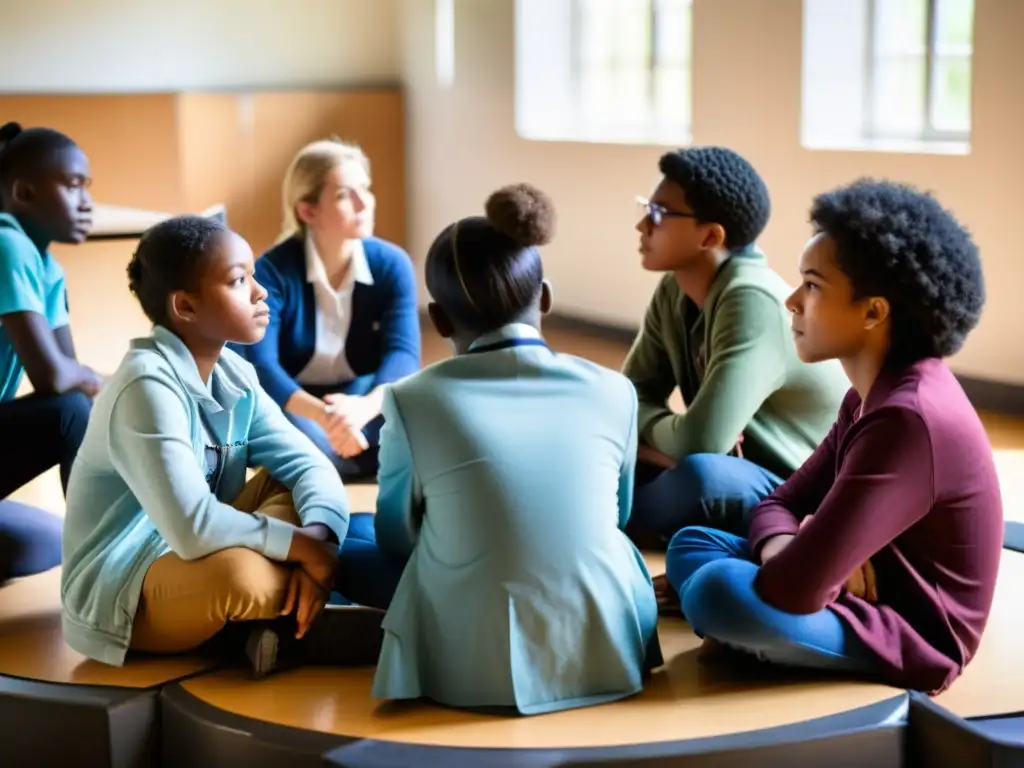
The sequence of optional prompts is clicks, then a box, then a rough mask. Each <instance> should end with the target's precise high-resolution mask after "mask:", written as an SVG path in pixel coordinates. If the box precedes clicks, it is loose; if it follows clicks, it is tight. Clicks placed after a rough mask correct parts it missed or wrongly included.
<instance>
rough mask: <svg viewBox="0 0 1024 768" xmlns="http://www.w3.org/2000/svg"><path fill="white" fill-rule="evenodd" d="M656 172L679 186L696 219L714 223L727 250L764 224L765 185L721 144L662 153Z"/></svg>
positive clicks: (748, 238)
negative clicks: (718, 226) (722, 237)
mask: <svg viewBox="0 0 1024 768" xmlns="http://www.w3.org/2000/svg"><path fill="white" fill-rule="evenodd" d="M658 168H659V170H660V171H661V173H662V174H663V175H664V176H665V178H666V179H668V180H669V181H671V182H674V183H675V184H678V185H679V186H680V187H682V189H683V192H684V193H685V195H686V201H687V202H688V203H689V204H690V207H691V208H692V209H693V213H694V215H695V216H696V217H697V219H698V221H705V222H714V223H715V224H720V225H721V226H722V228H723V229H724V230H725V246H726V248H728V249H729V250H730V251H737V250H741V249H743V248H746V247H747V246H748V245H750V244H751V243H753V242H754V241H755V240H757V238H758V237H760V236H761V233H762V232H763V231H764V228H765V227H766V226H767V225H768V219H769V217H770V216H771V212H772V203H771V197H770V196H769V194H768V185H767V184H765V183H764V179H762V178H761V176H760V175H759V174H758V172H757V171H755V170H754V166H752V165H751V164H750V163H749V162H747V161H746V160H745V159H744V158H742V157H741V156H740V155H738V154H737V153H736V152H733V151H732V150H731V149H727V148H725V147H691V148H687V149H680V150H677V151H675V152H668V153H666V154H664V155H662V156H661V160H660V162H659V163H658Z"/></svg>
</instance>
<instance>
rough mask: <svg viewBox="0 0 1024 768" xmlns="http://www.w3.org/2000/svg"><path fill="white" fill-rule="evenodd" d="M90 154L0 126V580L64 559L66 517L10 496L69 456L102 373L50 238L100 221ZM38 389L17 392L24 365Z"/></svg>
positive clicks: (64, 465) (57, 138) (64, 466)
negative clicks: (78, 339)
mask: <svg viewBox="0 0 1024 768" xmlns="http://www.w3.org/2000/svg"><path fill="white" fill-rule="evenodd" d="M88 185H89V161H88V158H86V156H85V154H84V153H83V152H82V150H81V149H79V148H78V146H76V145H75V143H74V142H73V141H72V140H71V139H69V138H68V137H67V136H65V135H64V134H62V133H58V132H57V131H53V130H50V129H47V128H31V129H28V130H22V128H21V126H20V125H18V124H17V123H7V124H6V125H4V126H3V127H2V128H0V206H2V210H3V212H2V213H0V441H2V442H3V444H4V445H6V446H8V449H7V450H6V451H5V453H4V460H3V462H2V464H0V583H3V582H4V581H5V580H6V579H8V578H13V577H18V576H27V575H29V574H32V573H38V572H40V571H44V570H47V569H49V568H52V567H54V566H56V565H57V564H58V563H59V562H60V527H61V526H60V520H59V518H56V517H54V516H53V515H49V514H47V513H45V512H43V511H42V510H37V509H33V508H32V507H28V506H25V505H23V504H18V503H16V502H13V501H11V500H10V499H8V498H7V497H8V496H10V494H12V493H13V492H14V491H16V490H17V489H18V488H20V487H21V486H23V485H25V484H26V483H28V482H29V481H31V480H32V479H33V478H35V477H37V476H39V475H40V474H42V473H43V472H45V471H46V470H48V469H49V468H50V467H52V466H54V465H55V464H57V465H60V476H61V482H62V484H63V486H64V488H65V490H66V489H67V482H68V476H69V474H70V472H71V464H72V462H73V461H74V459H75V455H76V454H77V453H78V447H79V445H80V444H81V442H82V437H83V436H84V434H85V427H86V424H87V423H88V420H89V410H90V399H89V398H90V397H91V396H93V395H95V394H96V392H97V391H98V390H99V387H100V384H101V383H102V381H101V379H100V377H99V376H98V375H97V374H96V373H95V372H94V371H92V370H90V369H89V368H87V367H86V366H84V365H81V364H80V363H79V362H78V361H77V359H76V357H75V347H74V343H73V342H72V339H71V329H70V326H69V318H68V299H67V291H66V288H65V284H64V271H63V270H62V269H61V266H60V264H58V263H57V261H56V260H55V259H54V258H53V257H52V256H51V255H50V254H49V253H48V252H47V248H48V247H49V245H50V243H51V242H60V243H80V242H82V241H83V240H85V238H86V235H87V234H88V232H89V230H90V228H91V226H92V198H91V197H90V195H89V190H88ZM26 372H27V373H28V377H29V380H30V382H31V383H32V387H33V389H34V392H33V393H32V394H31V395H28V396H26V397H17V396H16V395H17V392H18V388H19V386H20V385H21V381H22V377H23V375H24V373H26Z"/></svg>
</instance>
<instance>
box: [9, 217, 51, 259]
mask: <svg viewBox="0 0 1024 768" xmlns="http://www.w3.org/2000/svg"><path fill="white" fill-rule="evenodd" d="M13 215H14V218H16V219H17V220H18V223H19V224H20V225H21V228H22V229H23V230H25V234H26V235H28V238H29V240H31V241H32V242H33V244H34V245H35V246H36V248H38V249H39V252H40V253H45V252H46V249H47V248H49V247H50V243H52V242H53V238H52V237H50V235H49V233H47V232H46V231H45V230H44V229H43V227H41V226H40V225H39V224H37V223H36V222H35V220H34V219H33V218H32V217H31V216H29V215H27V214H24V213H15V214H13Z"/></svg>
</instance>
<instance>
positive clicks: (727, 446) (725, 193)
mask: <svg viewBox="0 0 1024 768" xmlns="http://www.w3.org/2000/svg"><path fill="white" fill-rule="evenodd" d="M660 170H661V173H662V179H661V182H660V183H659V184H658V185H657V187H656V188H655V190H654V193H653V194H652V195H651V198H650V200H641V203H642V204H643V205H644V216H643V218H642V219H641V220H640V221H639V223H638V224H637V226H636V228H637V230H638V231H639V233H640V254H641V256H642V264H643V267H644V269H647V270H650V271H657V272H664V273H665V276H664V278H663V279H662V280H661V282H660V284H659V285H658V288H657V289H656V291H655V293H654V297H653V298H652V299H651V302H650V304H649V306H648V308H647V313H646V316H645V317H644V320H643V325H642V328H641V330H640V333H639V334H638V335H637V337H636V339H635V341H634V343H633V346H632V349H631V350H630V352H629V355H628V357H627V359H626V362H625V366H624V373H625V374H626V376H628V377H629V378H630V379H631V380H632V382H633V384H634V386H635V387H636V390H637V395H638V397H639V401H640V414H639V423H638V428H639V431H640V445H641V448H640V452H639V458H640V463H639V464H638V471H637V478H636V490H635V501H634V506H633V515H632V521H631V530H632V532H633V533H634V535H636V536H638V537H641V538H646V537H649V536H650V535H651V534H653V535H654V536H655V537H657V538H659V539H660V540H661V542H662V546H664V542H666V541H667V540H668V539H670V538H671V537H672V535H673V534H675V533H676V531H678V530H679V529H681V528H683V527H685V526H688V525H704V526H712V527H715V528H721V529H724V530H728V531H731V532H734V533H741V534H743V533H746V523H745V519H746V517H747V515H748V514H749V512H750V510H751V509H752V508H753V507H754V506H755V505H756V504H757V503H758V502H759V501H761V499H763V498H764V497H765V496H767V495H768V494H769V493H771V492H772V491H773V490H775V488H776V487H777V486H778V485H779V484H780V483H781V482H782V481H783V480H784V479H785V478H787V477H789V475H790V474H792V473H793V472H794V471H795V470H796V468H797V467H799V466H800V465H801V464H802V463H803V462H804V461H805V460H806V459H807V457H808V456H810V455H811V452H812V451H814V449H815V448H816V447H817V446H818V444H819V443H820V442H821V441H822V440H823V439H824V437H825V435H826V434H827V432H828V429H829V427H830V426H831V424H832V422H833V421H834V419H835V415H836V413H837V412H838V410H839V405H840V403H841V401H842V398H843V393H844V392H845V390H846V380H845V378H844V377H843V372H842V370H841V369H840V368H839V366H838V364H836V363H835V362H831V363H825V364H822V365H817V366H811V365H807V364H805V363H803V362H801V361H800V359H799V358H798V357H797V354H796V349H795V347H794V345H793V335H792V332H791V330H790V327H789V312H788V310H787V309H786V306H785V300H786V297H787V295H788V294H789V293H790V291H791V290H792V287H791V286H789V285H788V284H787V283H786V282H785V280H783V278H782V277H781V276H780V275H779V274H778V273H776V272H775V271H774V270H773V269H772V268H771V267H770V266H769V265H768V263H767V261H766V259H765V255H764V254H763V253H762V252H761V251H760V250H759V249H758V247H757V246H756V244H755V243H756V240H757V238H758V237H759V236H760V235H761V232H762V231H763V230H764V228H765V225H766V224H767V223H768V218H769V215H770V212H771V202H770V199H769V195H768V189H767V187H766V186H765V183H764V181H763V180H762V179H761V177H760V176H759V175H758V173H757V171H756V170H754V168H753V167H752V166H751V165H750V163H748V162H747V161H746V160H745V159H744V158H743V157H741V156H740V155H738V154H737V153H735V152H733V151H732V150H729V149H726V148H722V147H695V148H689V149H683V150H679V151H676V152H670V153H668V154H665V155H664V156H663V157H662V158H661V162H660ZM676 387H679V389H680V391H681V394H682V398H683V401H684V403H685V405H686V412H685V413H674V412H673V411H672V410H670V408H669V406H668V398H669V396H670V395H671V393H672V391H673V390H674V389H675V388H676Z"/></svg>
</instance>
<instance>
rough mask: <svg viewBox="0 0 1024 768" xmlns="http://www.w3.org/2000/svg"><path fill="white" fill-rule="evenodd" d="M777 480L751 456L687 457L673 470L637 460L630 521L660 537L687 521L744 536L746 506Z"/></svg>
mask: <svg viewBox="0 0 1024 768" xmlns="http://www.w3.org/2000/svg"><path fill="white" fill-rule="evenodd" d="M781 484H782V480H781V478H779V477H778V476H776V475H775V474H773V473H771V472H769V471H768V470H767V469H764V468H762V467H760V466H758V465H757V464H754V463H753V462H752V461H747V460H746V459H740V458H737V457H735V456H726V455H724V454H715V453H698V454H694V455H692V456H687V457H685V458H683V459H681V460H680V461H679V463H677V464H676V466H675V467H674V468H673V469H661V468H659V467H655V466H652V465H650V464H644V463H640V464H639V465H637V472H636V485H635V488H634V490H633V512H632V514H631V515H630V526H631V528H634V529H640V530H642V531H646V532H649V533H653V534H655V535H657V536H660V537H661V538H662V539H663V540H664V541H665V542H667V541H668V540H669V539H671V538H672V536H673V535H674V534H675V532H676V531H678V530H680V529H682V528H685V527H686V526H690V525H705V526H710V527H712V528H718V529H721V530H725V531H729V532H731V533H737V534H741V535H744V534H746V532H747V521H748V517H749V515H750V511H751V510H752V509H753V508H754V507H755V506H757V504H758V502H760V501H761V500H762V499H763V498H764V497H765V496H767V495H769V494H770V493H772V492H773V491H774V490H775V489H776V488H777V487H778V486H779V485H781ZM662 546H664V545H662Z"/></svg>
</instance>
